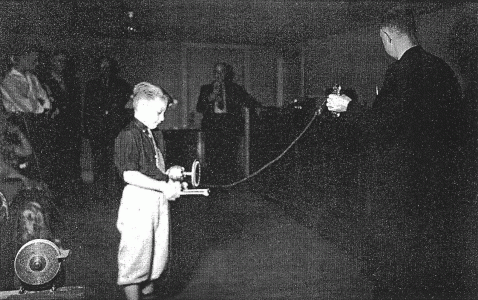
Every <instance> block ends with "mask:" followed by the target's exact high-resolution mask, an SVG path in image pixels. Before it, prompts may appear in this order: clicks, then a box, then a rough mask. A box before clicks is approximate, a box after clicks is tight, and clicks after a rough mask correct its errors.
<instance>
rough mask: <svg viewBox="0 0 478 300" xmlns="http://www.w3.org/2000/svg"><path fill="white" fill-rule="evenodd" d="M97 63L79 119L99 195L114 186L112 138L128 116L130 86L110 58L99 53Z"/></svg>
mask: <svg viewBox="0 0 478 300" xmlns="http://www.w3.org/2000/svg"><path fill="white" fill-rule="evenodd" d="M97 66H98V68H99V77H98V78H95V79H92V80H90V81H88V82H87V84H86V87H85V95H84V97H85V101H84V102H85V103H84V111H83V122H84V127H85V131H86V132H85V134H86V137H87V138H88V139H89V140H90V144H91V150H92V154H93V174H94V180H95V182H96V183H97V185H98V186H97V188H98V189H97V192H98V197H100V198H102V197H105V196H106V197H107V196H109V195H107V194H108V193H109V192H111V191H115V190H117V187H116V186H115V185H116V181H117V180H116V179H115V177H114V175H116V172H115V171H114V165H113V149H114V140H115V138H116V136H117V135H118V133H119V132H120V131H121V129H122V128H123V127H124V126H125V125H126V124H127V122H128V121H129V120H130V116H129V113H128V111H127V110H126V108H125V105H126V103H127V102H128V100H129V99H130V95H131V94H132V91H133V89H132V87H131V85H130V84H129V83H128V82H127V81H126V80H124V79H122V78H120V77H119V76H118V68H117V62H116V61H115V60H114V59H112V58H110V57H107V56H101V57H100V58H99V59H98V62H97ZM104 200H105V199H104Z"/></svg>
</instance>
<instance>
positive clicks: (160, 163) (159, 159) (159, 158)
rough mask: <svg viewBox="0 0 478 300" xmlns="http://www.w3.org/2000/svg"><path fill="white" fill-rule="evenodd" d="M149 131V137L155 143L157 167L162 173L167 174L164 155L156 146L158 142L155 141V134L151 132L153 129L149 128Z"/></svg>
mask: <svg viewBox="0 0 478 300" xmlns="http://www.w3.org/2000/svg"><path fill="white" fill-rule="evenodd" d="M147 130H148V136H149V138H150V139H151V142H152V143H153V147H154V153H155V155H154V158H155V159H156V167H158V169H159V170H160V171H161V172H163V173H165V172H166V168H165V165H164V158H163V154H162V153H161V151H160V150H159V148H158V145H157V144H156V141H155V140H154V137H153V133H152V132H151V129H149V128H148V129H147Z"/></svg>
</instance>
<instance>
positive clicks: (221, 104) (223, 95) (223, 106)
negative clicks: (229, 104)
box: [217, 84, 226, 110]
mask: <svg viewBox="0 0 478 300" xmlns="http://www.w3.org/2000/svg"><path fill="white" fill-rule="evenodd" d="M217 108H218V109H220V110H225V109H226V87H225V86H224V84H221V99H220V100H219V102H218V103H217Z"/></svg>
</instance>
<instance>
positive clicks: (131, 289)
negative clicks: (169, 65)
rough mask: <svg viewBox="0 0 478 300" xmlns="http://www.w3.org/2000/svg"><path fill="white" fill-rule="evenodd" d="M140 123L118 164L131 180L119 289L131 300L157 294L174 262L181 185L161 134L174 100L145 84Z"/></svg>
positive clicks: (126, 135)
mask: <svg viewBox="0 0 478 300" xmlns="http://www.w3.org/2000/svg"><path fill="white" fill-rule="evenodd" d="M132 99H133V109H134V119H133V121H131V123H130V124H129V125H128V126H126V128H125V129H123V131H121V133H120V134H119V135H118V137H117V138H116V141H115V165H116V167H117V168H118V171H119V172H120V175H121V177H122V178H123V179H124V181H125V182H126V187H125V188H124V190H123V196H122V198H121V204H120V208H119V212H118V221H117V228H118V230H119V232H120V234H121V241H120V245H119V252H118V285H121V286H123V287H124V291H125V294H126V298H127V299H128V300H133V299H140V298H141V294H151V293H152V292H153V284H152V281H153V280H155V279H157V278H159V276H160V274H161V273H162V271H163V270H164V268H165V265H166V261H167V258H168V242H169V241H168V240H169V206H168V201H169V200H175V199H176V198H178V197H179V194H180V191H181V184H180V182H178V181H172V180H168V176H167V175H166V173H165V167H164V159H163V155H162V152H161V148H159V147H162V142H163V140H162V138H161V136H160V132H158V131H155V132H154V133H153V132H152V131H151V130H152V129H155V128H156V126H158V124H160V123H161V122H163V120H164V113H165V111H166V109H167V107H168V102H169V100H170V96H169V95H168V94H167V93H166V92H165V91H164V90H163V89H162V88H160V87H158V86H154V85H152V84H150V83H147V82H141V83H139V84H137V85H136V86H135V87H134V90H133V95H132Z"/></svg>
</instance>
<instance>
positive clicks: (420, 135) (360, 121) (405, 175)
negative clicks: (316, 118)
mask: <svg viewBox="0 0 478 300" xmlns="http://www.w3.org/2000/svg"><path fill="white" fill-rule="evenodd" d="M466 110H467V108H466V107H464V105H463V102H462V97H461V91H460V86H459V83H458V80H457V78H456V76H455V74H454V72H453V71H452V69H451V68H450V67H449V66H448V65H447V64H446V63H445V62H444V61H443V60H442V59H440V58H438V57H436V56H434V55H432V54H430V53H428V52H426V51H424V49H423V48H422V47H420V46H415V47H413V48H411V49H409V50H408V51H406V52H405V53H404V54H403V56H402V57H401V58H400V60H397V61H395V62H394V63H393V64H392V65H390V67H389V68H388V70H387V72H386V75H385V81H384V83H383V87H382V89H381V90H380V92H379V93H378V95H377V97H376V99H375V101H374V103H373V105H372V107H371V108H370V109H364V108H363V107H360V106H359V105H358V104H357V103H353V102H351V103H350V104H349V109H348V110H347V113H346V114H344V118H346V119H347V120H348V121H350V122H353V125H354V126H355V128H356V129H357V131H358V133H359V134H360V138H361V140H362V144H361V146H362V150H363V152H362V154H363V158H364V161H362V173H363V174H364V176H362V178H365V181H366V183H365V185H366V186H367V187H368V189H369V193H370V194H371V195H372V198H374V199H375V200H376V201H377V202H378V203H390V204H392V205H401V204H405V203H408V204H409V205H405V206H407V207H409V208H412V207H417V206H420V207H422V208H424V207H429V208H430V207H434V208H437V207H441V206H442V205H444V204H445V203H447V202H449V201H451V200H450V199H449V196H450V188H451V187H452V186H453V182H456V180H457V178H456V175H457V174H458V170H457V168H456V164H455V162H456V151H457V149H458V148H459V147H460V145H461V144H462V141H463V137H464V136H466V134H465V133H464V132H463V131H464V130H465V128H466V126H465V125H464V123H463V121H462V119H463V118H462V117H461V116H462V113H463V112H464V111H466ZM410 204H411V205H410Z"/></svg>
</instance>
